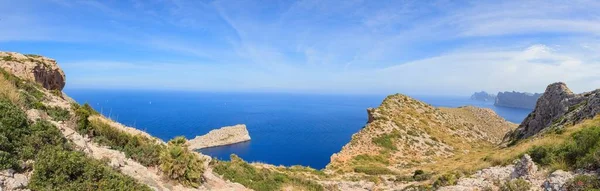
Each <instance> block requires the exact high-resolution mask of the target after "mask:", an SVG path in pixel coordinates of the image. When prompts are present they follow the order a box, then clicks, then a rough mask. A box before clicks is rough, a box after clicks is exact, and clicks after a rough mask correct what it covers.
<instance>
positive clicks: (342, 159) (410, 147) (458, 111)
mask: <svg viewBox="0 0 600 191" xmlns="http://www.w3.org/2000/svg"><path fill="white" fill-rule="evenodd" d="M367 114H368V123H367V125H366V126H365V127H364V128H362V129H361V130H360V131H359V132H358V133H356V134H354V135H352V139H351V141H350V143H348V144H346V145H345V146H344V147H343V148H342V150H341V151H340V152H339V153H336V154H334V155H332V156H331V162H330V164H329V165H327V167H326V169H327V170H326V171H327V172H332V171H342V172H352V171H356V169H357V168H361V165H364V162H363V161H364V160H365V159H364V158H377V159H379V160H377V161H375V162H376V163H374V164H369V165H374V166H377V165H380V166H381V167H383V168H386V169H389V170H390V171H392V172H399V173H404V172H406V173H412V172H413V171H414V170H416V169H417V168H421V167H422V166H423V165H425V164H429V163H431V164H433V163H436V161H442V160H443V159H446V158H447V157H451V156H454V155H455V154H460V155H462V154H465V153H468V152H469V150H472V149H474V148H476V147H481V146H484V145H487V146H491V145H495V144H498V143H500V142H501V141H502V140H503V137H504V135H505V134H506V133H507V132H508V131H510V130H512V129H514V128H516V124H513V123H510V122H507V121H506V120H504V119H503V118H501V117H499V116H498V115H496V113H494V112H493V111H492V110H490V109H481V108H476V107H461V108H435V107H433V106H431V105H428V104H426V103H424V102H421V101H418V100H415V99H413V98H411V97H408V96H405V95H401V94H396V95H391V96H388V97H387V98H386V99H385V100H384V101H383V102H382V103H381V105H380V106H379V107H377V108H370V109H367ZM361 163H362V164H361ZM359 171H360V169H359Z"/></svg>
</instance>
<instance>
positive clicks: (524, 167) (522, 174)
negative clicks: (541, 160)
mask: <svg viewBox="0 0 600 191" xmlns="http://www.w3.org/2000/svg"><path fill="white" fill-rule="evenodd" d="M537 170H538V168H537V165H535V163H534V162H533V160H531V157H530V156H529V155H527V154H525V155H523V157H521V159H520V160H519V162H517V164H515V170H514V171H513V173H512V174H511V179H515V178H523V179H529V178H530V177H531V176H533V175H535V173H536V172H537Z"/></svg>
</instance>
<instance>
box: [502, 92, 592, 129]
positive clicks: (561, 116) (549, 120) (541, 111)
mask: <svg viewBox="0 0 600 191" xmlns="http://www.w3.org/2000/svg"><path fill="white" fill-rule="evenodd" d="M599 113H600V89H598V90H594V91H591V92H586V93H582V94H574V93H573V92H571V90H570V89H569V88H568V87H567V85H566V84H565V83H562V82H558V83H553V84H550V85H548V87H547V88H546V91H545V92H544V94H543V95H542V96H541V97H540V98H539V99H538V101H537V105H536V107H535V110H533V112H531V113H530V114H529V115H528V116H527V117H526V118H525V120H523V123H521V125H520V126H519V127H518V128H517V129H516V130H515V131H514V132H513V133H512V134H511V136H510V137H511V139H512V140H513V141H514V140H519V139H524V138H527V137H531V136H534V135H536V134H538V133H540V132H542V131H545V130H548V129H557V128H563V127H564V126H565V125H572V124H575V123H578V122H581V121H583V120H585V119H590V118H593V117H594V116H596V115H598V114H599Z"/></svg>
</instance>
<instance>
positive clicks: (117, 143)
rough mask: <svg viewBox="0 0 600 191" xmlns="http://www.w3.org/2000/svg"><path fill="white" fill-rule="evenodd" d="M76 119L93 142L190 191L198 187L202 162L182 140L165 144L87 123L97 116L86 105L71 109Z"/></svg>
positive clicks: (181, 138) (102, 125)
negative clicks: (118, 152) (152, 169)
mask: <svg viewBox="0 0 600 191" xmlns="http://www.w3.org/2000/svg"><path fill="white" fill-rule="evenodd" d="M72 108H74V109H75V113H76V116H77V119H76V120H77V127H78V131H79V132H80V133H81V134H86V135H88V136H90V137H91V138H92V140H94V141H95V142H97V143H99V144H101V145H106V146H109V147H110V148H111V149H115V150H118V151H122V152H123V153H125V155H126V156H127V157H128V158H131V159H133V160H135V161H137V162H139V163H140V164H142V165H144V166H149V167H150V166H158V167H160V169H161V170H162V172H163V173H164V175H165V176H166V177H167V178H169V179H172V180H176V181H177V182H179V183H181V184H183V185H185V186H191V187H198V186H200V184H201V183H202V181H203V180H202V173H203V172H204V166H203V161H202V160H201V159H200V158H199V157H198V156H197V155H195V154H194V153H193V152H192V151H190V150H189V149H188V148H187V144H186V141H187V140H186V139H185V138H184V137H177V138H175V139H173V140H171V141H169V143H168V144H167V146H165V145H163V144H162V143H159V142H157V141H156V140H152V139H150V138H148V137H145V136H141V135H132V134H129V133H127V132H124V131H122V130H119V129H117V128H115V127H113V126H111V125H109V124H106V123H104V122H102V121H100V120H90V116H92V115H96V114H98V112H96V111H95V110H94V109H93V108H92V107H91V106H90V105H89V104H84V105H82V106H79V105H73V106H72Z"/></svg>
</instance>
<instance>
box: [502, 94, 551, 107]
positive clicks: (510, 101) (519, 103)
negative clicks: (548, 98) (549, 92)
mask: <svg viewBox="0 0 600 191" xmlns="http://www.w3.org/2000/svg"><path fill="white" fill-rule="evenodd" d="M541 95H542V94H539V93H535V94H531V93H522V92H515V91H513V92H498V95H497V96H496V102H495V103H494V105H495V106H500V107H512V108H523V109H533V108H535V103H536V101H537V100H538V98H539V97H540V96H541Z"/></svg>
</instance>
